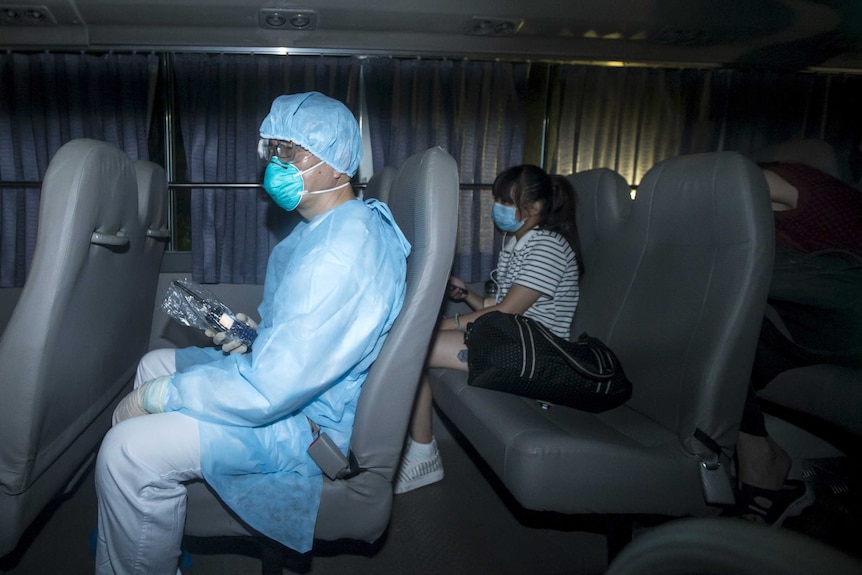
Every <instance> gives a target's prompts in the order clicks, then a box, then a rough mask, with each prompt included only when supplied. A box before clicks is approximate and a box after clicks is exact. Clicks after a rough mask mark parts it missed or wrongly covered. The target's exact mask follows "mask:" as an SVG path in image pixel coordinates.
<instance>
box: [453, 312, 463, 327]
mask: <svg viewBox="0 0 862 575" xmlns="http://www.w3.org/2000/svg"><path fill="white" fill-rule="evenodd" d="M454 319H455V329H457V330H458V331H464V328H463V327H461V314H460V313H456V314H455V318H454Z"/></svg>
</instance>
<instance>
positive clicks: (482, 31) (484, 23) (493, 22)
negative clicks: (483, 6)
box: [467, 16, 524, 36]
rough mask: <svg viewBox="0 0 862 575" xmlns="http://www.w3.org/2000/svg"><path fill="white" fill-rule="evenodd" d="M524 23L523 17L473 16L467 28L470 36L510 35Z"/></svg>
mask: <svg viewBox="0 0 862 575" xmlns="http://www.w3.org/2000/svg"><path fill="white" fill-rule="evenodd" d="M523 25H524V20H523V19H508V18H482V17H480V16H473V18H472V19H471V20H470V25H469V27H468V28H467V34H470V35H472V36H512V35H514V34H516V33H517V32H518V30H520V29H521V26H523Z"/></svg>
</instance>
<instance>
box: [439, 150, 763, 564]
mask: <svg viewBox="0 0 862 575" xmlns="http://www.w3.org/2000/svg"><path fill="white" fill-rule="evenodd" d="M765 188H766V182H765V179H764V178H763V176H762V174H761V173H760V171H759V170H758V168H757V167H756V166H755V165H754V163H752V162H751V161H750V160H747V159H745V158H743V157H742V156H741V155H739V154H735V153H714V154H702V155H693V156H685V157H678V158H674V159H670V160H667V161H665V162H662V163H660V164H658V165H656V166H655V167H654V168H652V169H651V170H650V171H649V172H648V173H647V175H646V176H645V178H644V180H643V182H642V184H641V185H640V187H639V189H638V193H637V196H636V198H635V199H634V201H633V202H632V203H631V212H630V214H629V216H628V218H627V220H626V221H625V223H624V225H621V226H620V227H619V230H617V231H616V233H614V234H613V235H611V236H609V237H607V238H604V237H603V238H601V240H600V241H599V242H597V244H596V246H595V247H594V248H593V249H594V251H595V254H594V256H593V260H592V266H591V267H588V268H587V271H586V273H585V275H584V278H583V281H582V284H581V300H580V304H579V308H578V312H577V314H576V317H575V321H574V329H573V332H572V333H573V336H577V335H579V334H581V333H583V332H587V333H589V334H590V335H592V336H595V337H599V338H600V339H602V340H603V341H604V342H605V343H607V344H608V345H609V346H610V347H611V348H612V349H613V350H614V351H615V352H616V353H617V355H618V356H619V358H620V360H621V361H622V365H623V367H624V369H625V372H626V374H627V375H628V377H629V379H630V380H631V381H632V382H633V385H634V393H633V396H632V398H631V399H630V400H629V402H628V403H627V404H625V405H623V406H621V407H619V408H617V409H614V410H611V411H608V412H605V413H599V414H592V413H587V412H584V411H578V410H575V409H569V408H564V407H559V406H545V405H542V404H540V403H539V402H536V401H533V400H530V399H526V398H522V397H517V396H513V395H508V394H504V393H500V392H495V391H490V390H486V389H478V388H473V387H470V386H468V385H467V378H466V374H464V373H463V372H456V371H452V370H445V369H443V370H432V373H431V375H432V378H431V379H432V390H433V394H434V398H435V400H436V402H437V404H438V406H439V407H440V408H441V409H442V411H443V412H444V413H445V414H446V415H447V416H448V417H449V418H450V419H451V421H452V422H453V423H454V424H455V425H456V426H457V427H458V429H459V430H460V431H461V432H462V433H463V434H464V435H465V436H466V438H467V439H468V440H469V441H470V442H471V443H472V444H473V446H474V447H475V448H476V450H477V451H478V453H479V454H480V455H481V456H482V458H483V459H484V460H485V461H486V462H487V463H488V464H489V465H490V467H491V469H492V470H493V471H494V472H495V473H496V474H497V476H498V477H499V478H500V480H501V481H502V483H503V484H504V485H505V486H506V488H507V489H508V490H509V491H510V492H511V493H512V495H513V496H514V497H515V499H516V500H517V501H518V502H519V503H520V504H521V505H522V506H524V507H525V508H527V509H531V510H539V511H556V512H562V513H568V514H592V513H599V514H604V515H618V516H627V515H630V514H661V515H671V516H683V515H705V514H711V513H715V511H716V509H715V508H714V507H712V506H711V505H710V503H709V501H713V502H717V503H721V502H725V503H730V502H732V494H731V493H730V487H731V482H730V478H729V476H728V473H727V470H728V468H729V463H730V461H729V459H728V456H729V455H731V454H732V453H733V449H734V445H735V442H736V432H737V429H738V426H739V421H740V418H741V413H742V406H743V403H744V398H745V394H746V388H747V386H748V378H749V371H750V369H751V363H752V359H753V354H754V344H755V341H756V339H757V335H758V331H759V326H760V317H761V315H762V313H763V307H764V304H765V302H766V290H767V287H768V283H769V274H770V263H771V261H772V255H773V251H774V248H773V228H772V212H771V209H770V205H769V201H768V196H767V194H766V190H765ZM697 430H701V431H702V432H703V433H705V434H706V435H707V436H709V437H710V438H711V439H712V440H713V441H714V442H716V443H717V445H718V446H720V448H721V449H722V450H723V455H722V456H721V458H720V459H719V458H718V456H717V455H716V454H715V453H714V452H713V451H711V450H710V449H709V448H708V447H707V446H706V445H704V444H703V443H702V442H701V441H699V440H698V439H695V432H696V431H697ZM707 441H708V440H707ZM702 462H706V463H708V464H709V465H710V467H716V464H719V463H720V466H719V467H717V469H716V471H713V472H709V473H706V472H705V473H704V478H705V479H706V480H708V481H707V483H706V485H705V483H704V480H702V478H701V469H704V470H705V469H706V468H705V467H703V466H702ZM709 482H711V483H709ZM710 485H711V486H712V487H713V488H708V487H710ZM708 500H709V501H708ZM626 523H627V522H625V523H623V526H626V527H628V536H630V524H628V525H627V524H626ZM621 537H622V538H623V539H625V538H626V532H625V531H623V532H622V533H621ZM618 544H619V541H617V540H616V539H615V538H614V540H611V539H610V538H609V551H610V552H611V553H613V552H614V551H615V550H616V548H617V547H618Z"/></svg>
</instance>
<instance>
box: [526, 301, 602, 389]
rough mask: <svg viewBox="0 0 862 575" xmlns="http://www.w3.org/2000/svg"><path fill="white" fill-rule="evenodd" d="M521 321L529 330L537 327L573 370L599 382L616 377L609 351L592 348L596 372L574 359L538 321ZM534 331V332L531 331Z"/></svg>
mask: <svg viewBox="0 0 862 575" xmlns="http://www.w3.org/2000/svg"><path fill="white" fill-rule="evenodd" d="M518 317H519V318H520V319H523V320H526V321H525V322H524V323H525V324H526V325H527V327H528V329H530V328H531V327H532V326H535V328H536V330H537V331H538V332H539V335H541V336H542V337H544V338H545V339H546V340H548V343H550V344H551V345H552V346H553V347H554V348H555V349H556V350H557V351H558V352H560V355H561V356H563V359H565V360H566V362H567V363H568V364H569V365H570V366H572V368H573V369H574V370H575V371H577V372H579V373H581V374H582V375H585V376H587V377H589V378H592V379H595V380H598V381H607V380H610V379H613V378H614V376H615V375H616V367H615V365H614V361H613V358H612V357H611V356H610V354H609V353H608V350H606V349H604V348H596V347H595V346H590V347H589V350H590V351H591V352H592V354H593V356H594V357H595V359H596V365H597V366H598V368H599V369H598V371H594V370H592V369H590V368H589V367H587V366H585V365H583V364H581V363H580V362H579V361H578V360H577V359H575V358H574V357H572V356H571V355H570V354H569V352H567V351H566V350H565V349H564V348H563V347H562V346H561V345H560V344H559V343H557V341H556V340H555V339H554V335H553V334H552V333H551V332H550V331H549V330H548V328H546V327H545V326H544V325H542V324H541V323H539V322H537V321H530V318H527V317H520V316H518ZM531 331H532V330H531Z"/></svg>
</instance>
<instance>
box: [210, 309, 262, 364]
mask: <svg viewBox="0 0 862 575" xmlns="http://www.w3.org/2000/svg"><path fill="white" fill-rule="evenodd" d="M236 319H237V321H241V322H243V323H244V324H246V325H247V326H249V327H251V328H252V329H254V330H255V331H257V322H256V321H254V320H253V319H251V318H250V317H248V316H247V315H245V314H244V313H238V314H236ZM204 333H205V334H206V335H207V337H211V338H212V340H213V345H214V346H216V347H219V346H221V350H222V351H223V352H225V353H240V354H242V353H246V352H247V351H248V346H246V345H245V344H244V343H242V342H241V341H240V340H238V339H234V338H230V339H228V334H227V332H224V331H219V332H216V331H215V330H212V329H209V328H207V329H206V330H205V331H204Z"/></svg>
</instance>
